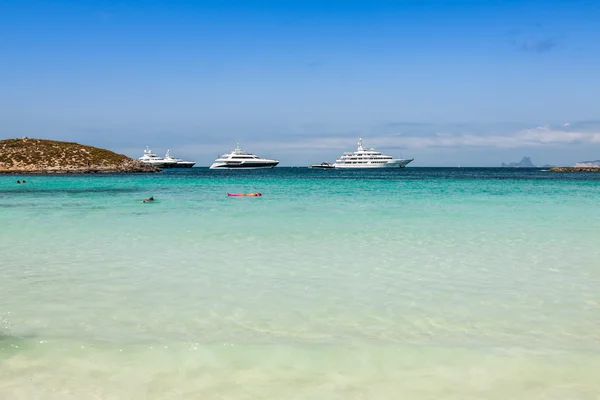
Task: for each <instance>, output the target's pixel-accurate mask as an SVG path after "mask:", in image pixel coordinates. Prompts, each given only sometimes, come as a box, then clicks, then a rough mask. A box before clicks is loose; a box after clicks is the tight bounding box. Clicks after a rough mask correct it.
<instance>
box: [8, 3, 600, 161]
mask: <svg viewBox="0 0 600 400" xmlns="http://www.w3.org/2000/svg"><path fill="white" fill-rule="evenodd" d="M598 21H600V2H598V1H591V0H571V1H551V0H547V1H509V0H503V1H502V0H488V1H474V0H464V1H451V0H447V1H426V0H421V1H402V0H397V1H385V0H382V1H377V0H371V1H352V0H346V1H342V0H321V1H312V0H305V1H296V0H280V1H254V0H247V1H227V0H211V1H189V0H188V1H182V0H171V1H161V0H154V1H151V0H147V1H127V0H124V1H118V2H117V1H115V2H108V1H93V0H85V1H84V0H79V1H75V0H73V1H61V0H54V1H29V0H3V1H2V2H0V38H2V40H0V137H1V138H8V137H21V136H29V137H42V138H51V139H60V140H71V141H77V142H80V143H84V144H90V145H96V146H100V147H106V148H109V149H111V150H114V151H118V152H121V153H125V154H127V155H129V156H132V157H138V156H139V155H141V152H142V150H143V148H144V147H145V146H146V145H150V146H151V147H152V148H153V149H154V150H155V151H156V152H157V153H159V154H161V153H163V152H165V151H166V149H167V148H170V149H171V151H172V153H173V154H174V155H176V156H180V157H185V158H190V159H192V160H195V161H197V162H198V163H199V164H200V165H209V164H210V163H211V162H212V160H213V159H214V158H215V156H216V155H217V154H218V153H223V152H225V151H227V150H229V149H231V148H233V147H235V143H236V142H238V141H239V142H241V145H242V147H243V148H245V149H246V150H248V151H251V152H255V153H257V154H259V155H262V156H265V157H273V158H277V159H279V160H280V161H281V165H306V164H309V163H313V162H321V161H324V160H329V161H333V160H334V159H335V157H336V156H338V155H339V154H340V153H341V152H342V151H348V150H352V149H354V148H355V147H356V142H357V139H358V138H359V137H362V138H363V139H364V142H365V144H366V145H368V146H370V147H375V148H377V149H378V150H381V151H383V152H385V153H386V154H390V155H394V156H404V157H414V158H415V161H414V163H413V165H414V166H455V165H457V164H461V165H463V166H497V165H499V164H500V163H501V162H502V161H505V162H510V161H518V160H520V159H521V157H522V156H531V157H532V159H533V162H534V163H536V164H546V163H550V164H563V165H570V164H573V163H575V162H576V161H580V160H587V159H600V115H599V112H600V111H599V110H600V108H599V107H598V106H599V104H600V45H599V43H600V23H599V22H598Z"/></svg>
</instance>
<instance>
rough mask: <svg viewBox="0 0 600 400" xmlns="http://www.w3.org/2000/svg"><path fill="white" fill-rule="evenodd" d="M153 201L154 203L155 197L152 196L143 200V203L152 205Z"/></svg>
mask: <svg viewBox="0 0 600 400" xmlns="http://www.w3.org/2000/svg"><path fill="white" fill-rule="evenodd" d="M152 201H154V196H150V197H148V198H147V199H144V200H142V202H144V203H150V202H152Z"/></svg>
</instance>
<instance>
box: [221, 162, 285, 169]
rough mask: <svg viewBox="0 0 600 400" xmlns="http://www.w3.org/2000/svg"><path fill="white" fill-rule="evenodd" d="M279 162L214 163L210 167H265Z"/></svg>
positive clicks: (270, 166)
mask: <svg viewBox="0 0 600 400" xmlns="http://www.w3.org/2000/svg"><path fill="white" fill-rule="evenodd" d="M277 164H279V162H271V163H260V164H259V163H235V164H232V163H214V164H213V165H211V166H210V169H267V168H273V167H275V166H276V165H277Z"/></svg>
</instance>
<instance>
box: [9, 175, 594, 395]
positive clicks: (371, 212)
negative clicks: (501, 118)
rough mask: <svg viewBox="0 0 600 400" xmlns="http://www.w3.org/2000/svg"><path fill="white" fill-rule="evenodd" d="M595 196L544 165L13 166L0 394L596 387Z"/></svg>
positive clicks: (511, 391)
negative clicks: (102, 171) (79, 169)
mask: <svg viewBox="0 0 600 400" xmlns="http://www.w3.org/2000/svg"><path fill="white" fill-rule="evenodd" d="M17 179H25V180H26V181H27V183H26V184H17V183H16V181H17ZM253 191H260V192H262V193H263V196H262V197H260V198H252V197H238V198H230V197H227V196H226V192H253ZM151 195H153V196H154V198H155V199H156V200H155V202H154V203H148V204H144V203H142V202H141V200H142V199H143V198H145V197H148V196H151ZM599 202H600V174H593V173H591V174H585V173H579V174H578V173H566V174H560V173H550V172H545V171H540V170H537V169H533V170H523V169H472V168H460V169H459V168H454V169H442V168H431V169H428V168H406V169H402V170H373V171H336V170H310V169H307V168H275V169H273V170H266V171H260V170H259V171H232V172H226V171H211V170H208V169H204V168H193V169H191V170H187V171H167V172H164V173H161V174H156V175H94V176H89V175H88V176H83V175H82V176H0V227H1V229H0V252H1V257H0V264H1V266H0V398H2V399H600V230H599V228H598V227H599V226H600V207H599V205H598V204H599Z"/></svg>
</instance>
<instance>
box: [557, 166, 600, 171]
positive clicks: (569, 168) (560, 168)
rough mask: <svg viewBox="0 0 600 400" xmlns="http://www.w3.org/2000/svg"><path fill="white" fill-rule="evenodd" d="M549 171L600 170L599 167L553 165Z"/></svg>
mask: <svg viewBox="0 0 600 400" xmlns="http://www.w3.org/2000/svg"><path fill="white" fill-rule="evenodd" d="M549 171H550V172H600V168H599V167H554V168H550V169H549Z"/></svg>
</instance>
